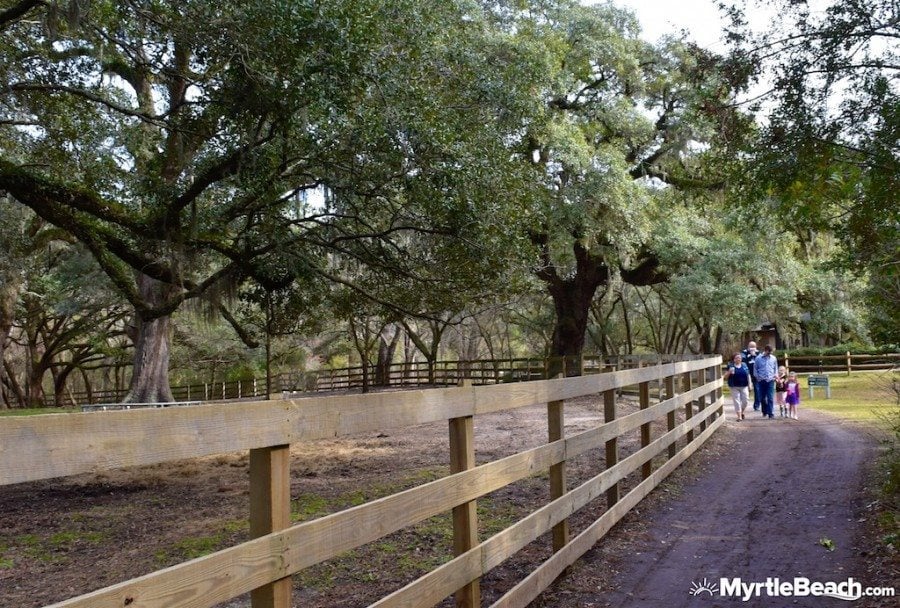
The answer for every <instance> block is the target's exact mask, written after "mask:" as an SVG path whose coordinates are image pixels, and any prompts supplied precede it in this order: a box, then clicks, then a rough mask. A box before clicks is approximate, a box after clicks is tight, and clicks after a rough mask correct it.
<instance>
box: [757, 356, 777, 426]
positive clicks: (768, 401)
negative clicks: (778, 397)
mask: <svg viewBox="0 0 900 608" xmlns="http://www.w3.org/2000/svg"><path fill="white" fill-rule="evenodd" d="M753 373H754V375H755V377H756V387H757V390H758V392H759V405H760V407H762V415H763V416H768V417H769V418H774V417H775V376H776V375H778V359H776V358H775V355H773V354H772V347H771V346H769V345H768V344H766V347H765V348H764V349H763V353H762V354H761V355H759V356H758V357H757V358H756V361H755V362H754V364H753Z"/></svg>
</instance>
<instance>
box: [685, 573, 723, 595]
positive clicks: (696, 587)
mask: <svg viewBox="0 0 900 608" xmlns="http://www.w3.org/2000/svg"><path fill="white" fill-rule="evenodd" d="M718 591H719V586H718V585H717V584H715V583H711V582H710V581H708V580H707V579H705V578H704V579H703V580H702V581H700V583H699V584H697V583H695V582H692V583H691V592H690V593H691V595H693V596H697V595H700V594H701V593H708V594H709V596H710V597H712V596H713V595H715V594H716V593H718Z"/></svg>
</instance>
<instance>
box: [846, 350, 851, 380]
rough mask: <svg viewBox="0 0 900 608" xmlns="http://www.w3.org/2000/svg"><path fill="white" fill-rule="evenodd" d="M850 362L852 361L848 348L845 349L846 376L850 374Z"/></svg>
mask: <svg viewBox="0 0 900 608" xmlns="http://www.w3.org/2000/svg"><path fill="white" fill-rule="evenodd" d="M851 363H852V357H851V356H850V351H849V350H848V351H847V375H848V376H849V375H850V370H851V368H852V366H851Z"/></svg>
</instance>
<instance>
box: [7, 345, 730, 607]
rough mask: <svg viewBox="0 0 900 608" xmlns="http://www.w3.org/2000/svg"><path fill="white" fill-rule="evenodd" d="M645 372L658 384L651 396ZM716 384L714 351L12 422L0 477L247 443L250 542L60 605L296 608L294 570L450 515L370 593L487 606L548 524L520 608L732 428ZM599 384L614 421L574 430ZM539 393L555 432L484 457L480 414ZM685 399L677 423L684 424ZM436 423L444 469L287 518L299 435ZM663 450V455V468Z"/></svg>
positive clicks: (188, 454) (525, 402) (402, 600)
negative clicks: (421, 551)
mask: <svg viewBox="0 0 900 608" xmlns="http://www.w3.org/2000/svg"><path fill="white" fill-rule="evenodd" d="M651 382H653V383H659V384H661V385H662V386H663V387H664V395H663V396H662V398H661V399H659V400H657V401H656V402H654V401H653V400H651V397H650V383H651ZM635 386H636V387H637V389H638V391H637V392H638V394H639V400H640V409H639V410H638V411H635V412H634V413H631V414H628V415H624V416H617V393H619V392H620V391H621V390H622V389H624V388H626V387H635ZM721 387H722V381H721V358H720V357H709V358H703V359H694V360H689V361H678V362H669V363H663V364H658V365H654V366H647V367H637V368H634V369H628V370H620V371H615V372H612V371H611V372H608V373H602V374H594V375H585V376H581V377H571V378H562V377H560V378H557V379H553V380H540V381H534V382H522V383H515V384H497V385H492V386H459V387H454V388H433V389H429V390H418V391H399V392H380V393H373V394H367V395H342V396H331V397H314V398H308V399H295V400H279V401H260V402H249V403H248V402H235V403H225V404H211V405H201V406H193V407H183V408H171V409H148V410H130V411H107V412H97V413H82V414H71V415H67V416H53V415H49V416H32V417H12V418H2V419H0V485H4V484H13V483H20V482H27V481H33V480H40V479H47V478H53V477H60V476H67V475H74V474H78V473H84V472H94V471H103V470H108V469H114V468H119V467H126V466H135V465H147V464H154V463H159V462H164V461H170V460H177V459H182V458H192V457H199V456H207V455H213V454H219V453H225V452H234V451H239V450H249V451H250V479H249V485H250V508H249V519H250V531H251V536H254V537H255V538H254V539H253V540H250V541H248V542H244V543H241V544H238V545H236V546H233V547H230V548H227V549H224V550H222V551H219V552H217V553H213V554H211V555H208V556H205V557H200V558H197V559H194V560H191V561H188V562H185V563H182V564H179V565H175V566H172V567H170V568H167V569H165V570H160V571H157V572H153V573H150V574H147V575H145V576H142V577H139V578H136V579H132V580H129V581H125V582H122V583H119V584H117V585H113V586H111V587H107V588H105V589H100V590H97V591H94V592H92V593H89V594H87V595H83V596H79V597H76V598H72V599H70V600H66V601H63V602H60V603H59V604H55V606H59V607H70V608H71V607H83V608H107V607H108V608H113V607H115V608H122V607H124V606H131V607H132V608H147V607H163V606H165V607H169V608H173V607H192V608H196V607H204V606H213V605H215V604H217V603H219V602H223V601H227V600H229V599H231V598H234V597H236V596H239V595H241V594H243V593H247V592H251V593H252V602H253V605H254V607H255V608H264V607H265V608H286V607H287V606H290V596H291V579H290V577H291V575H292V574H295V573H297V572H299V571H301V570H302V569H304V568H307V567H309V566H312V565H314V564H317V563H320V562H322V561H324V560H327V559H329V558H332V557H334V556H337V555H338V554H340V553H342V552H344V551H348V550H350V549H353V548H355V547H359V546H361V545H363V544H365V543H368V542H371V541H373V540H376V539H378V538H381V537H383V536H385V535H387V534H390V533H392V532H395V531H397V530H400V529H402V528H405V527H407V526H411V525H413V524H416V523H417V522H420V521H423V520H425V519H427V518H429V517H432V516H435V515H438V514H441V513H447V512H450V511H452V512H453V520H454V536H455V542H454V546H455V548H456V553H457V557H456V558H454V559H453V560H452V561H450V562H448V563H446V564H444V565H442V566H440V567H438V568H436V569H435V570H433V571H431V572H429V573H428V574H426V575H425V576H423V577H421V578H419V579H417V580H416V581H414V582H412V583H410V584H409V585H407V586H406V587H403V588H402V589H398V590H397V591H396V592H394V593H392V594H390V595H388V596H387V597H384V598H382V599H381V600H379V601H378V602H376V603H375V604H373V605H374V606H430V605H433V604H435V603H437V602H439V601H441V600H442V599H443V598H445V597H448V596H450V595H453V594H454V593H457V601H458V603H462V604H469V605H478V579H479V578H480V577H482V576H483V575H484V574H485V573H486V572H488V571H489V570H491V569H492V568H494V567H496V566H497V565H498V564H500V563H501V562H503V561H504V560H506V559H507V558H509V557H511V556H512V555H513V554H514V553H516V552H517V551H518V550H520V549H521V548H522V547H524V546H525V545H527V544H528V543H530V542H531V541H533V540H535V539H537V538H538V537H540V536H541V535H542V534H544V533H545V532H548V531H551V530H552V531H554V535H553V536H554V551H555V552H554V554H553V556H552V557H551V558H550V559H548V560H547V561H545V562H544V563H543V564H542V565H540V566H539V567H538V568H537V569H536V570H534V571H533V572H532V573H530V574H529V575H527V576H526V577H525V578H524V579H523V580H522V581H520V582H519V584H518V585H516V586H515V587H514V588H513V589H511V590H510V591H509V592H508V593H507V594H506V595H504V596H503V597H502V598H501V599H500V600H498V601H497V602H496V603H495V604H494V606H525V605H526V604H527V603H529V602H530V601H531V600H532V599H533V598H535V597H536V596H537V594H539V593H540V592H541V591H542V590H543V589H545V588H546V587H547V586H548V585H549V584H550V583H552V581H553V580H554V579H555V578H556V577H557V576H558V575H559V574H560V573H561V572H562V571H563V569H564V568H566V567H567V566H568V565H570V564H572V563H573V562H574V561H575V560H576V559H577V558H578V557H579V556H581V555H582V554H583V553H584V552H585V551H587V550H588V549H589V548H590V547H591V546H592V545H593V544H594V543H595V542H596V541H597V540H598V539H599V538H600V537H602V536H603V535H604V534H605V533H606V532H607V531H608V530H609V529H610V527H611V526H612V525H613V524H614V523H615V522H617V521H618V520H619V519H621V518H622V517H623V516H624V514H625V513H627V512H628V510H629V509H631V508H632V507H633V506H634V505H635V504H637V503H638V502H639V501H640V500H641V499H642V498H643V497H644V496H646V495H647V493H649V492H650V491H651V490H652V489H653V488H654V487H655V486H656V485H657V484H658V483H659V482H660V481H661V480H662V479H663V478H664V477H665V476H667V475H668V474H669V473H671V472H672V470H674V468H675V467H677V466H678V465H679V464H680V463H681V462H683V461H684V460H685V459H686V458H687V457H688V456H689V455H690V454H692V453H693V452H694V451H695V450H696V449H697V448H698V447H699V446H700V445H701V444H702V443H703V442H704V441H705V440H706V439H707V438H708V437H709V436H710V435H711V434H712V433H713V432H714V431H715V430H716V429H717V428H718V427H719V426H720V425H721V424H722V422H723V420H724V418H723V417H722V391H721ZM598 394H602V395H603V400H604V403H605V422H604V423H603V424H600V425H598V426H596V427H594V428H591V429H588V430H586V431H583V432H580V433H577V434H573V435H570V436H565V434H564V428H565V425H564V422H565V419H564V404H565V400H567V399H572V398H576V397H581V396H585V395H598ZM538 404H546V405H547V411H548V438H549V442H548V443H546V444H544V445H540V446H539V447H536V448H533V449H529V450H526V451H523V452H520V453H517V454H513V455H511V456H508V457H506V458H503V459H500V460H496V461H492V462H488V463H485V464H482V465H480V466H475V458H474V447H473V446H474V443H473V420H474V417H475V416H480V415H484V414H488V413H492V412H498V411H503V410H509V409H514V408H521V407H526V406H534V405H538ZM679 411H683V422H681V423H680V424H677V419H676V415H675V414H676V412H679ZM439 421H447V422H448V423H449V431H450V432H449V442H448V443H449V450H450V460H451V471H452V473H451V474H450V475H448V476H446V477H443V478H441V479H438V480H436V481H433V482H431V483H426V484H424V485H420V486H418V487H414V488H412V489H409V490H406V491H403V492H400V493H397V494H393V495H391V496H387V497H385V498H381V499H378V500H374V501H371V502H368V503H366V504H363V505H360V506H357V507H353V508H350V509H347V510H344V511H340V512H338V513H334V514H331V515H328V516H325V517H321V518H319V519H315V520H313V521H309V522H305V523H301V524H298V525H293V526H292V525H290V498H291V497H290V473H289V471H290V444H292V443H297V442H308V441H315V440H317V439H323V438H333V437H335V436H341V435H353V434H358V433H365V432H371V431H380V430H384V429H386V428H391V427H395V428H396V427H405V426H413V425H418V424H423V423H428V422H439ZM653 421H660V423H661V424H663V425H664V427H663V428H664V429H665V432H664V433H663V434H661V435H660V436H658V437H652V436H651V427H650V424H651V423H652V422H653ZM637 430H640V438H641V442H640V445H641V448H640V449H639V450H638V451H637V452H635V453H633V454H631V455H629V456H628V457H627V458H624V459H622V460H619V450H618V443H617V441H618V438H619V437H620V436H622V435H623V434H624V433H628V432H633V431H637ZM592 449H599V450H605V454H606V461H605V463H606V464H605V468H603V470H601V471H600V472H599V473H598V474H597V475H596V476H594V477H593V478H591V479H589V480H588V481H586V482H584V483H582V484H581V485H579V486H578V487H577V488H574V489H572V490H567V488H566V482H565V466H566V462H567V460H569V459H572V458H574V457H575V456H577V455H579V454H583V453H585V452H586V451H588V450H592ZM659 457H664V458H665V461H664V462H663V463H662V464H659V463H660V458H659ZM654 459H656V460H654ZM23 463H27V466H25V465H23ZM654 465H655V466H654ZM541 471H549V472H550V486H551V496H552V500H551V501H550V502H549V503H548V504H546V505H545V506H543V507H541V508H539V509H538V510H536V511H534V512H533V513H531V514H530V515H528V516H526V517H525V518H523V519H521V520H519V521H518V522H517V523H515V524H514V525H512V526H511V527H509V528H507V529H506V530H503V531H502V532H500V533H499V534H496V535H494V536H492V537H490V538H488V539H485V540H479V538H478V536H477V520H476V511H475V503H476V501H477V500H478V498H479V497H481V496H484V495H486V494H488V493H490V492H492V491H494V490H497V489H500V488H502V487H504V486H506V485H508V484H510V483H513V482H515V481H518V480H522V479H525V478H527V477H530V476H532V475H534V474H535V473H538V472H541ZM638 471H639V472H640V479H641V481H640V483H638V484H637V486H636V487H634V488H633V489H632V490H631V491H629V492H628V493H627V494H625V495H624V496H621V497H620V496H619V488H620V482H621V481H622V480H623V479H624V478H625V477H626V476H628V475H629V474H632V473H636V472H638ZM604 496H606V501H607V505H608V508H607V509H606V511H605V512H604V513H603V515H602V516H600V517H599V518H598V519H597V520H596V521H594V523H593V524H591V525H590V526H589V527H588V528H587V529H585V530H584V531H583V532H581V533H580V534H578V535H577V536H575V537H574V538H569V534H568V528H567V527H566V526H565V522H566V520H567V518H568V517H569V516H570V515H572V514H573V513H574V512H575V511H577V510H579V509H581V508H582V507H584V506H585V505H587V504H588V503H589V502H591V501H593V500H595V499H599V498H602V497H604Z"/></svg>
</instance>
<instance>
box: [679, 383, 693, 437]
mask: <svg viewBox="0 0 900 608" xmlns="http://www.w3.org/2000/svg"><path fill="white" fill-rule="evenodd" d="M693 380H694V377H693V376H692V375H691V372H684V373H683V374H682V375H681V384H682V387H683V390H684V392H685V393H687V392H690V391H691V389H692V388H693V384H694V382H693ZM693 415H694V402H693V400H689V401H688V402H687V403H685V404H684V419H685V420H686V421H687V420H690V419H691V417H692V416H693ZM693 440H694V431H693V430H690V431H688V432H687V443H691V442H692V441H693Z"/></svg>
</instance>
